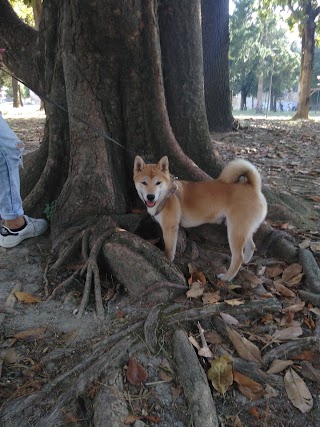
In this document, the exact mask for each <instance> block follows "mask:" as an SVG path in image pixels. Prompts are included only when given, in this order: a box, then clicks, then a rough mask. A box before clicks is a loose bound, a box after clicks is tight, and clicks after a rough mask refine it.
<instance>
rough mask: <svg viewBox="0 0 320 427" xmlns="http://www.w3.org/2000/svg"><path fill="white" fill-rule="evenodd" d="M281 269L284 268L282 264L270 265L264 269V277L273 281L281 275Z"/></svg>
mask: <svg viewBox="0 0 320 427" xmlns="http://www.w3.org/2000/svg"><path fill="white" fill-rule="evenodd" d="M283 269H284V267H283V265H282V264H275V265H270V266H268V267H267V268H266V271H265V274H266V276H268V277H271V278H272V279H274V278H275V277H278V276H280V274H282V272H283Z"/></svg>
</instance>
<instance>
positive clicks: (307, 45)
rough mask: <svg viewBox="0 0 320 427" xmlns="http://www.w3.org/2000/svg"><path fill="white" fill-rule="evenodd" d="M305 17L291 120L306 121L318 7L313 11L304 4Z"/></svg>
mask: <svg viewBox="0 0 320 427" xmlns="http://www.w3.org/2000/svg"><path fill="white" fill-rule="evenodd" d="M304 12H305V16H306V19H305V20H304V24H303V25H302V28H301V65H300V77H299V85H300V91H299V103H298V109H297V112H296V114H295V115H294V116H293V118H292V119H293V120H297V119H308V117H309V110H310V103H311V96H310V87H311V79H312V71H313V63H314V46H315V30H316V23H315V19H316V17H317V15H319V13H320V7H318V8H317V9H315V10H313V9H312V6H311V2H310V1H307V2H306V4H305V11H304Z"/></svg>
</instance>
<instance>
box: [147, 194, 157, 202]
mask: <svg viewBox="0 0 320 427" xmlns="http://www.w3.org/2000/svg"><path fill="white" fill-rule="evenodd" d="M154 198H155V195H154V194H148V195H147V199H148V200H149V201H150V202H153V200H154Z"/></svg>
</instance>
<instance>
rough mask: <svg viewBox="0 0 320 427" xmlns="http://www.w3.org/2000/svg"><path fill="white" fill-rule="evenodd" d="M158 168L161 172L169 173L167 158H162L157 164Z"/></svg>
mask: <svg viewBox="0 0 320 427" xmlns="http://www.w3.org/2000/svg"><path fill="white" fill-rule="evenodd" d="M158 168H159V169H160V170H161V172H169V159H168V157H167V156H163V157H162V158H161V159H160V160H159V163H158Z"/></svg>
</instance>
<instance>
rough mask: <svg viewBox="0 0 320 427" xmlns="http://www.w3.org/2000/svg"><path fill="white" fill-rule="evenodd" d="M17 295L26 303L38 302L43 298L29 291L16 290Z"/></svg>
mask: <svg viewBox="0 0 320 427" xmlns="http://www.w3.org/2000/svg"><path fill="white" fill-rule="evenodd" d="M14 295H15V297H16V298H17V300H18V301H19V302H22V303H24V304H36V303H37V302H40V301H41V298H39V297H36V296H35V295H32V294H29V293H28V292H19V291H17V292H15V293H14Z"/></svg>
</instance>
